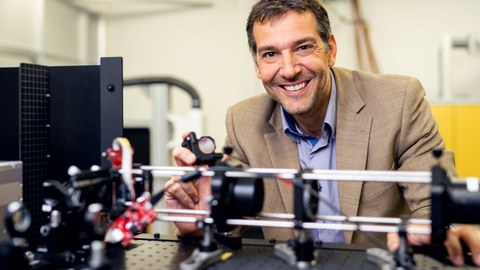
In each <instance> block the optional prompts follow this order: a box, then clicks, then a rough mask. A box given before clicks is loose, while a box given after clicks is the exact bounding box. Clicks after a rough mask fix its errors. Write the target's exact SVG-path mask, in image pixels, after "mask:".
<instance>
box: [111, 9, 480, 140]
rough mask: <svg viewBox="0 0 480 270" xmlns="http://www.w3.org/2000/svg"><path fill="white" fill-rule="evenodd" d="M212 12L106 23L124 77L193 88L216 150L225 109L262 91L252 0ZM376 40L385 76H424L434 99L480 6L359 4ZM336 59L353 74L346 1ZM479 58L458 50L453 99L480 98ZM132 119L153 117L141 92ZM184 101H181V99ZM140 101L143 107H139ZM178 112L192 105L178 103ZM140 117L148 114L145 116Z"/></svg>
mask: <svg viewBox="0 0 480 270" xmlns="http://www.w3.org/2000/svg"><path fill="white" fill-rule="evenodd" d="M210 2H212V3H213V7H210V8H204V9H195V10H189V11H183V12H177V13H169V14H160V15H158V16H156V15H154V16H144V17H139V18H125V19H121V18H116V19H110V20H107V25H108V27H107V33H108V37H107V52H108V54H109V55H121V56H123V57H124V71H125V76H126V77H129V76H137V75H138V76H140V75H155V74H160V75H172V76H174V77H178V78H180V79H184V80H186V81H188V82H189V83H191V84H192V85H193V86H195V87H196V88H197V89H198V90H199V91H200V94H201V96H202V98H203V105H204V107H203V108H204V111H205V115H206V125H205V133H206V134H208V135H211V136H213V137H214V138H215V139H216V140H217V142H218V143H219V144H221V143H222V142H223V138H224V137H225V129H224V116H225V112H226V108H227V107H228V106H230V105H232V104H234V103H236V102H237V101H239V100H241V99H244V98H246V97H249V96H252V95H254V94H256V93H259V92H262V91H263V90H262V86H261V84H260V83H259V82H258V80H257V79H256V77H255V75H254V73H253V67H252V62H251V58H250V55H249V54H248V49H247V45H246V42H247V41H246V35H245V31H244V28H245V22H246V18H247V15H248V12H249V11H250V7H251V5H252V3H254V2H255V1H254V0H248V1H246V0H212V1H210ZM361 3H362V10H363V14H364V16H365V18H366V19H367V21H368V23H369V26H370V33H371V39H372V43H373V48H374V50H375V53H376V56H377V60H378V62H379V66H380V68H381V71H382V72H386V73H399V74H406V75H411V76H415V77H417V78H419V79H420V80H421V81H422V82H423V84H424V86H425V88H426V90H427V96H428V98H429V99H431V100H434V99H435V97H436V96H437V93H438V85H439V84H438V81H439V67H438V65H439V60H438V59H439V58H438V52H439V48H440V42H441V37H442V35H443V33H450V34H453V35H454V36H456V37H464V36H465V35H466V34H468V33H470V32H480V29H479V27H480V16H478V15H477V11H478V10H480V1H477V0H457V1H450V0H423V1H415V0H405V1H398V0H362V1H361ZM326 7H327V9H328V10H329V13H330V17H331V21H332V29H333V32H334V33H335V35H336V39H337V43H338V47H339V53H338V59H337V66H343V67H347V68H356V58H355V48H354V39H353V26H352V25H351V24H349V23H347V22H344V20H341V18H342V17H346V18H351V17H352V16H351V7H350V2H349V1H334V2H332V1H329V2H328V3H326ZM479 58H480V54H477V55H468V53H467V52H466V51H458V52H455V51H454V52H453V59H452V69H453V70H454V71H453V74H452V75H453V78H452V80H453V82H452V87H453V88H454V91H455V92H456V93H460V94H463V93H468V94H469V95H471V96H480V95H479V94H478V92H480V91H478V89H477V88H476V85H477V84H478V83H479V82H480V77H479V76H478V75H477V74H480V61H479V60H480V59H479ZM127 95H128V98H127V100H126V103H129V104H131V105H130V106H128V108H127V109H126V118H129V114H137V115H142V114H145V115H148V113H149V111H148V104H144V105H142V104H143V103H141V101H140V99H138V98H137V96H138V95H140V94H139V93H133V92H130V93H128V94H127ZM182 98H183V99H182ZM137 102H138V103H137ZM173 103H174V104H175V105H174V108H173V110H174V111H177V112H178V113H182V112H185V111H186V110H187V108H188V105H189V101H188V99H185V98H184V97H174V102H173ZM142 111H143V112H142Z"/></svg>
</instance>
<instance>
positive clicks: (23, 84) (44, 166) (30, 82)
mask: <svg viewBox="0 0 480 270" xmlns="http://www.w3.org/2000/svg"><path fill="white" fill-rule="evenodd" d="M49 99H50V88H49V72H48V68H47V67H45V66H39V65H31V64H21V65H20V108H21V109H20V112H21V113H20V123H21V128H20V138H21V147H20V149H21V150H20V159H21V160H22V161H23V201H24V202H25V205H26V206H27V208H28V209H29V210H30V212H31V215H32V226H31V228H30V235H29V240H30V242H31V243H36V242H37V240H38V239H39V238H40V235H39V234H38V231H39V229H40V226H41V225H42V224H44V223H45V222H46V218H45V217H44V215H43V214H42V212H41V205H42V183H43V182H44V181H45V180H47V174H48V172H47V170H48V163H49V157H50V130H49V126H50V100H49Z"/></svg>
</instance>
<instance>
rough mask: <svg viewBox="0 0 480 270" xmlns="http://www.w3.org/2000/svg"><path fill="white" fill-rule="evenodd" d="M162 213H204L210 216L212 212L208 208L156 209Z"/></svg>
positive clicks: (203, 214)
mask: <svg viewBox="0 0 480 270" xmlns="http://www.w3.org/2000/svg"><path fill="white" fill-rule="evenodd" d="M155 212H157V213H160V214H183V215H202V216H208V215H210V212H208V211H206V210H189V209H155Z"/></svg>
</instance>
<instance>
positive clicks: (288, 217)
mask: <svg viewBox="0 0 480 270" xmlns="http://www.w3.org/2000/svg"><path fill="white" fill-rule="evenodd" d="M258 216H259V217H262V218H272V219H285V220H293V219H294V218H295V216H294V215H293V214H284V213H264V212H262V213H260V214H259V215H258ZM316 218H317V220H319V221H321V220H326V221H341V222H351V223H382V224H397V225H398V224H401V223H402V219H401V218H395V217H366V216H353V217H348V216H324V215H319V216H316ZM407 222H408V223H410V224H416V225H430V224H431V223H432V222H431V220H429V219H418V218H410V219H408V220H407Z"/></svg>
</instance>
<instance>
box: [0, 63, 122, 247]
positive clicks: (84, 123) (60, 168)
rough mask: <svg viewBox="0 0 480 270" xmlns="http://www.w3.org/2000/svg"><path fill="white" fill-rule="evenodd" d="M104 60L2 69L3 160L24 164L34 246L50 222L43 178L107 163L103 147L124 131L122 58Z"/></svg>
mask: <svg viewBox="0 0 480 270" xmlns="http://www.w3.org/2000/svg"><path fill="white" fill-rule="evenodd" d="M101 63H102V64H101V66H64V67H46V66H40V65H32V64H22V65H21V67H20V68H0V125H1V126H2V130H1V133H0V134H1V135H0V147H1V148H0V149H2V150H1V151H0V159H4V160H21V161H22V162H23V164H24V165H23V198H24V201H25V203H26V206H27V207H28V208H29V210H30V212H31V214H32V228H31V230H30V232H31V235H28V238H27V240H28V242H29V244H30V246H31V247H32V248H34V247H35V246H36V245H37V244H38V241H39V238H40V237H41V236H40V234H39V227H40V226H41V225H43V224H45V223H46V222H47V220H46V215H45V214H44V213H43V212H42V211H41V206H42V203H43V197H42V183H43V182H44V181H45V180H50V179H56V180H59V181H64V180H65V179H67V170H68V167H69V166H70V165H75V166H77V167H79V168H80V169H87V168H89V167H90V166H91V165H93V164H97V165H100V164H102V166H105V165H107V164H108V162H105V159H104V158H102V155H101V154H102V152H103V151H104V150H106V148H107V147H110V146H111V145H112V141H113V139H114V138H115V137H120V136H122V129H123V89H122V88H123V87H122V83H123V82H122V78H123V74H122V66H121V65H122V60H121V58H118V57H116V58H115V57H114V58H102V61H101ZM102 83H103V84H104V85H105V86H104V87H102V86H101V84H102ZM108 85H113V86H114V87H115V91H110V90H108V89H107V86H108ZM102 91H103V92H102Z"/></svg>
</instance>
